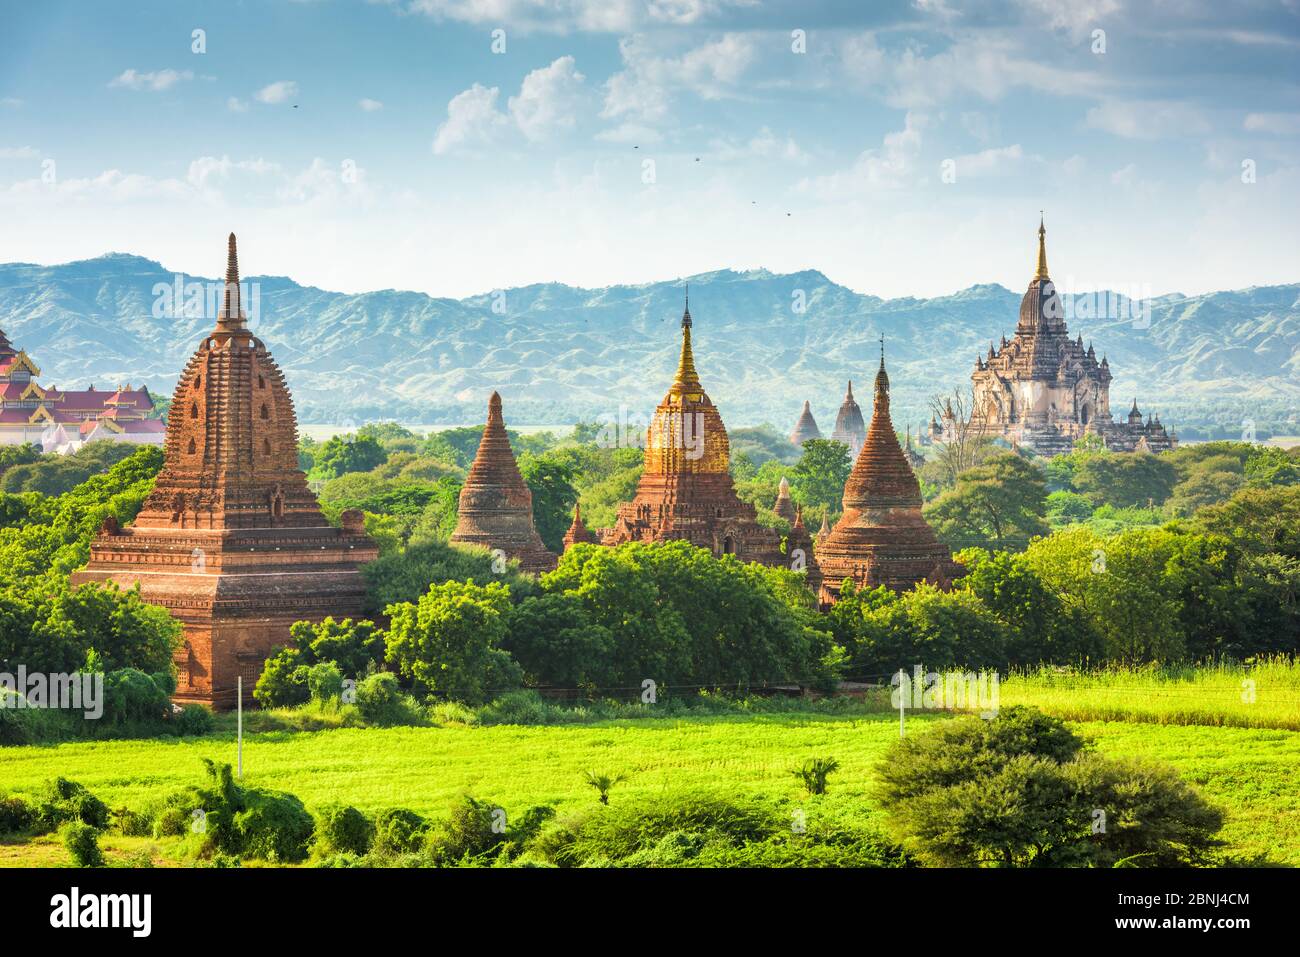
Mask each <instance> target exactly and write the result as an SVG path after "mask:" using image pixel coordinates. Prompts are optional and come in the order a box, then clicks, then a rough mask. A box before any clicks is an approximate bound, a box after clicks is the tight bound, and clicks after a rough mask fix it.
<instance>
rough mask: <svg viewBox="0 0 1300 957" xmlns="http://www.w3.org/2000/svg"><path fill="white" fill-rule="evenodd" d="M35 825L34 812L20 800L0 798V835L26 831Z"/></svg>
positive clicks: (16, 798)
mask: <svg viewBox="0 0 1300 957" xmlns="http://www.w3.org/2000/svg"><path fill="white" fill-rule="evenodd" d="M35 824H36V811H35V810H34V809H33V808H32V806H31V805H30V804H28V803H27V802H26V801H24V800H23V799H22V798H20V797H6V798H0V834H13V833H16V832H18V831H26V830H28V829H29V828H31V827H32V826H33V825H35Z"/></svg>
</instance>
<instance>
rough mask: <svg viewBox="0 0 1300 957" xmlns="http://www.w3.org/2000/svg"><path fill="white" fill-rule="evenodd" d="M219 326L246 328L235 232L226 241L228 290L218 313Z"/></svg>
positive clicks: (227, 330) (225, 330)
mask: <svg viewBox="0 0 1300 957" xmlns="http://www.w3.org/2000/svg"><path fill="white" fill-rule="evenodd" d="M217 328H218V329H220V330H222V331H224V332H235V331H237V330H241V329H243V328H244V310H243V308H242V306H241V304H240V302H239V253H238V252H237V250H236V249H235V234H234V233H231V234H230V238H229V239H228V240H227V241H226V290H225V295H224V296H223V298H222V302H221V311H220V312H219V313H218V314H217Z"/></svg>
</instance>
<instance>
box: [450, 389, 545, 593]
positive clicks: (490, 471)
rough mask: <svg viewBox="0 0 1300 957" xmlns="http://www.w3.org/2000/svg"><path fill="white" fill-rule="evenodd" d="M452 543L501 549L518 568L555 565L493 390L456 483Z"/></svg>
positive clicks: (539, 569) (531, 569)
mask: <svg viewBox="0 0 1300 957" xmlns="http://www.w3.org/2000/svg"><path fill="white" fill-rule="evenodd" d="M451 542H452V544H461V545H481V546H483V547H484V548H489V549H493V550H495V549H500V550H501V551H502V552H504V553H505V556H506V558H509V559H515V560H517V561H518V562H519V568H520V570H521V571H525V572H529V573H531V574H534V575H540V574H542V573H543V572H549V571H551V570H552V569H553V568H555V564H556V561H557V558H556V556H555V554H554V553H552V552H550V551H547V548H546V546H545V545H544V544H542V538H541V536H540V535H538V534H537V527H536V526H535V525H534V524H533V493H532V490H531V489H529V487H528V484H527V483H526V482H525V481H524V478H523V476H522V475H520V474H519V464H518V463H517V462H516V461H515V453H514V450H513V449H511V448H510V439H509V437H508V436H507V435H506V423H505V418H504V417H503V416H502V414H501V396H500V395H499V394H498V393H496V392H493V393H492V397H491V398H490V399H489V400H488V417H487V425H486V426H485V427H484V429H483V438H482V440H481V441H480V442H479V445H478V452H477V453H476V454H475V456H474V464H473V465H472V466H470V470H469V475H468V476H466V478H465V484H464V485H463V486H461V490H460V512H459V518H458V519H457V521H456V531H454V532H452V535H451Z"/></svg>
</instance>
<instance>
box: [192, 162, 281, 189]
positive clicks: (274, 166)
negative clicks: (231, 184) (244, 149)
mask: <svg viewBox="0 0 1300 957" xmlns="http://www.w3.org/2000/svg"><path fill="white" fill-rule="evenodd" d="M279 170H280V165H279V164H278V163H271V162H268V161H267V160H264V159H262V158H261V157H258V158H257V159H255V160H237V161H235V160H231V158H230V157H229V156H222V157H221V158H220V159H218V158H217V157H215V156H200V157H199V158H198V159H196V160H194V161H192V162H191V163H190V168H189V171H188V172H187V173H186V175H185V181H186V182H187V183H189V184H190V185H191V186H196V187H198V188H199V189H204V188H206V187H209V186H215V185H217V183H218V182H219V181H225V180H228V179H229V178H230V176H231V174H232V173H235V172H244V173H249V174H252V175H254V176H262V175H265V174H268V173H276V172H279Z"/></svg>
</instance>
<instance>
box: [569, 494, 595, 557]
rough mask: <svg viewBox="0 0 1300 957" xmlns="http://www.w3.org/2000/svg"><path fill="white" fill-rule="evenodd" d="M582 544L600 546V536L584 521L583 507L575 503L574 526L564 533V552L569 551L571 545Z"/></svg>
mask: <svg viewBox="0 0 1300 957" xmlns="http://www.w3.org/2000/svg"><path fill="white" fill-rule="evenodd" d="M580 543H585V544H588V545H599V544H600V536H599V535H597V534H596V533H595V532H593V531H591V530H590V529H589V528H587V524H586V522H584V521H583V520H582V505H581V504H577V503H575V504H574V506H573V524H571V525H570V526H569V530H568V531H567V532H565V533H564V550H565V551H568V550H569V546H570V545H577V544H580Z"/></svg>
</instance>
